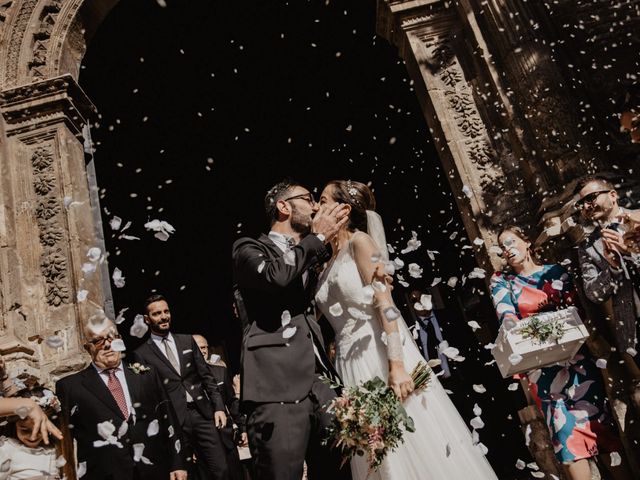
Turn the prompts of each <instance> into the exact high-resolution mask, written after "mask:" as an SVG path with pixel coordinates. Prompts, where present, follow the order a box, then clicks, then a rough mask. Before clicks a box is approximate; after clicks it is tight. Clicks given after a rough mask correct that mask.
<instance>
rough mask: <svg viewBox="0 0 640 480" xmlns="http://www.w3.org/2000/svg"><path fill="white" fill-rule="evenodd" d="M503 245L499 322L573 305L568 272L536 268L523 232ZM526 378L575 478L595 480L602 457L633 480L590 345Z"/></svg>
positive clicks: (494, 287)
mask: <svg viewBox="0 0 640 480" xmlns="http://www.w3.org/2000/svg"><path fill="white" fill-rule="evenodd" d="M498 242H499V246H500V249H501V250H502V257H503V258H504V259H505V260H506V262H507V269H506V270H505V271H502V272H496V273H495V274H494V275H493V277H492V278H491V296H492V299H493V303H494V305H495V308H496V312H497V314H498V319H499V321H500V323H503V322H505V323H511V324H512V325H515V323H516V322H518V321H519V320H520V319H522V318H526V317H528V316H530V315H534V314H536V313H539V312H545V311H550V310H558V309H562V308H566V307H568V306H570V305H573V304H574V301H575V298H576V292H575V287H574V284H573V280H572V279H571V276H570V275H569V273H568V272H567V270H566V269H565V268H564V267H562V266H561V265H557V264H555V265H539V264H538V263H536V261H535V260H534V259H533V257H532V255H531V251H530V246H531V242H530V241H529V240H528V238H527V237H526V235H525V234H524V232H523V231H522V230H521V229H520V228H518V227H507V228H506V229H504V230H503V231H502V232H501V233H500V235H499V236H498ZM527 377H528V380H529V385H530V389H531V392H532V393H533V395H534V397H535V398H536V401H537V403H538V406H539V407H540V409H541V410H542V413H543V414H544V418H545V420H546V423H547V426H548V427H549V432H550V434H551V439H552V446H553V449H554V452H555V455H556V458H557V459H558V461H559V462H560V463H562V464H563V465H564V468H565V471H566V474H567V476H568V477H569V478H570V479H572V480H590V479H591V473H590V466H589V462H588V459H589V458H592V457H596V456H598V455H599V456H600V459H601V460H602V463H604V464H605V465H606V466H607V469H608V470H609V471H610V473H611V474H612V475H613V477H614V478H615V479H619V480H622V479H627V478H629V479H630V478H631V476H630V475H629V474H628V473H627V468H626V465H625V462H624V461H622V462H621V461H620V459H621V457H622V456H623V452H622V447H621V444H620V441H619V439H618V437H617V432H616V429H615V427H614V425H613V422H612V420H611V417H610V415H609V413H608V408H607V404H606V394H605V391H604V387H603V384H602V378H601V375H600V372H599V370H598V367H597V366H596V364H595V360H594V359H593V358H592V357H591V356H590V354H589V351H588V349H587V348H586V347H585V346H583V347H582V348H581V349H580V350H579V351H578V353H577V354H576V355H575V357H574V358H573V359H572V360H570V361H569V362H567V363H565V364H558V365H553V366H549V367H544V368H540V369H537V370H532V371H530V372H528V373H527ZM618 455H619V456H618ZM612 463H613V466H612ZM616 464H618V465H617V466H616Z"/></svg>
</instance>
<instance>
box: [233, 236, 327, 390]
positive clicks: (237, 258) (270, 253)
mask: <svg viewBox="0 0 640 480" xmlns="http://www.w3.org/2000/svg"><path fill="white" fill-rule="evenodd" d="M330 256H331V254H330V252H329V251H328V250H327V248H326V247H325V245H324V243H323V242H322V241H320V240H319V239H318V237H316V236H315V235H307V236H306V237H305V238H303V239H302V240H301V241H300V243H298V245H296V246H295V247H293V248H292V249H291V250H290V252H289V253H288V254H287V255H284V254H283V253H282V250H280V249H279V248H278V247H277V245H276V244H275V243H273V242H272V241H271V240H270V239H269V237H268V236H266V235H261V236H260V238H259V239H257V240H255V239H252V238H241V239H239V240H237V241H236V242H235V244H234V245H233V266H234V281H235V283H236V285H237V287H238V289H239V291H240V294H241V296H242V300H243V302H244V307H245V309H246V314H247V317H248V321H249V325H248V328H247V329H246V330H245V334H244V338H243V348H242V375H241V379H242V388H241V395H242V400H243V402H295V401H297V400H301V399H303V398H305V397H306V396H307V395H308V394H309V392H310V391H311V386H312V384H313V382H314V380H315V379H316V378H317V376H318V375H317V374H316V368H317V367H319V368H320V369H321V370H325V373H326V374H328V375H329V376H332V377H335V378H337V374H336V373H335V370H334V369H333V367H332V365H331V363H330V362H329V360H328V358H327V356H326V353H325V351H324V346H323V341H322V333H321V331H320V327H319V325H318V324H317V322H316V320H315V312H314V311H313V307H312V305H311V300H312V296H313V294H314V292H315V287H316V283H317V273H316V270H315V268H314V267H316V266H317V265H319V264H320V263H322V262H325V261H326V260H328V259H329V258H330ZM304 272H308V275H309V276H308V279H307V282H306V286H305V285H304V283H303V278H302V277H303V273H304ZM285 311H288V312H289V314H290V315H291V322H290V323H289V325H288V326H295V327H296V332H295V334H294V335H293V336H292V337H290V338H284V337H283V335H282V334H283V331H284V328H283V326H282V317H283V313H284V312H285ZM314 343H315V345H316V348H317V351H318V354H319V356H320V358H321V360H322V364H324V367H323V366H322V364H321V363H320V362H319V361H318V360H317V359H316V357H315V355H314V349H313V344H314Z"/></svg>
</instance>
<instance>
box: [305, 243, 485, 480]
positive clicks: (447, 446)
mask: <svg viewBox="0 0 640 480" xmlns="http://www.w3.org/2000/svg"><path fill="white" fill-rule="evenodd" d="M359 234H362V233H359ZM364 287H365V285H363V282H362V280H361V277H360V273H359V271H358V267H357V265H356V262H355V260H354V258H353V253H352V249H351V243H349V246H348V247H345V248H344V249H342V250H341V251H340V252H339V253H338V254H337V256H336V257H335V259H334V260H333V262H332V263H331V264H329V266H328V268H327V269H326V270H325V271H324V272H323V273H322V275H321V277H320V279H319V283H318V290H317V293H316V304H317V306H318V308H319V309H320V310H321V311H322V313H323V314H324V315H325V317H326V318H327V319H328V320H329V322H330V323H331V326H332V327H333V329H334V330H335V332H336V360H335V365H336V368H337V371H338V373H339V374H340V376H341V377H342V381H343V382H344V384H345V385H347V386H352V385H358V384H361V383H362V382H365V381H367V380H370V379H372V378H373V377H375V376H378V377H380V378H382V379H384V380H385V381H387V377H388V361H387V350H386V345H385V344H384V343H383V340H382V333H383V330H382V326H381V325H380V320H379V319H378V317H377V315H376V312H375V311H374V308H373V306H372V304H371V299H370V294H369V295H368V297H369V298H367V293H366V291H365V290H363V289H364ZM338 305H339V306H338ZM365 316H368V317H369V318H367V319H365ZM398 323H399V327H400V331H401V335H402V337H403V341H404V345H403V353H404V363H405V367H406V370H407V372H411V371H412V370H413V368H414V367H415V366H416V365H417V364H418V362H420V361H424V359H423V358H422V356H421V355H420V351H419V350H418V348H417V347H416V345H415V343H414V342H413V338H412V336H411V334H410V332H409V330H408V328H407V326H406V324H405V323H404V321H400V322H398ZM431 378H432V379H431V381H430V382H429V386H428V387H427V389H426V390H424V391H422V392H418V393H413V394H411V395H410V396H409V398H408V399H407V400H406V401H405V404H404V405H405V407H406V409H407V412H408V413H409V415H410V416H411V417H412V418H413V420H414V422H415V427H416V431H415V432H413V433H409V432H405V435H404V439H405V441H404V443H403V444H401V445H400V446H399V447H398V448H397V449H396V450H395V451H394V452H391V453H390V454H389V455H388V456H387V457H386V458H385V460H384V462H383V464H382V466H381V467H380V468H379V469H378V471H377V472H373V473H371V474H369V469H368V464H367V459H366V457H365V456H362V457H360V456H356V457H354V458H353V459H352V460H351V473H352V475H353V480H364V479H369V480H472V479H473V480H480V479H497V477H496V475H495V473H494V472H493V470H492V469H491V466H490V465H489V462H487V460H486V458H485V457H484V455H483V454H482V452H481V450H480V447H479V446H477V445H474V444H473V442H472V438H471V434H470V432H469V430H468V428H467V426H466V425H465V423H464V421H463V420H462V418H461V417H460V415H459V414H458V411H457V410H456V409H455V407H454V405H453V403H452V402H451V400H450V399H449V397H448V396H447V393H446V392H445V391H444V389H443V388H442V385H440V382H439V381H438V380H437V378H436V377H435V375H432V377H431Z"/></svg>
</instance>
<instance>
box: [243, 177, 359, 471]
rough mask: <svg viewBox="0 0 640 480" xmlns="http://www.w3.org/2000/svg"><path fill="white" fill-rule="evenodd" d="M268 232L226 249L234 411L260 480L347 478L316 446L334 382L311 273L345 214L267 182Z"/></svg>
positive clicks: (291, 187) (296, 189)
mask: <svg viewBox="0 0 640 480" xmlns="http://www.w3.org/2000/svg"><path fill="white" fill-rule="evenodd" d="M265 210H266V213H267V216H268V217H269V220H270V222H271V231H270V232H269V234H268V235H264V234H263V235H261V236H260V238H258V239H257V240H254V239H251V238H241V239H239V240H238V241H236V243H235V244H234V246H233V266H234V277H235V278H234V280H235V282H236V284H237V286H238V289H239V293H240V294H241V296H242V300H243V302H244V307H245V310H246V316H247V317H248V318H246V319H243V320H245V321H246V322H247V324H248V326H247V328H246V330H245V335H244V341H243V349H242V370H243V371H242V375H241V378H242V388H241V392H242V405H243V408H244V410H245V412H246V413H247V432H248V434H249V446H250V448H251V455H252V456H253V459H254V462H255V469H256V478H259V479H260V480H267V479H274V480H300V478H302V471H303V463H304V461H305V458H306V461H307V469H308V476H309V478H310V479H311V480H314V479H316V480H318V479H326V478H329V477H328V475H331V478H332V479H339V478H350V475H349V473H348V468H345V469H342V470H340V469H339V464H340V458H339V456H338V453H337V451H334V450H329V449H328V448H327V447H324V448H322V447H321V446H320V442H321V440H322V436H323V434H324V428H326V427H327V426H328V424H329V422H330V421H331V416H330V415H329V414H327V413H326V412H325V411H324V409H323V408H322V407H323V405H325V404H326V403H327V402H329V401H330V400H331V399H332V398H334V397H335V392H334V391H333V390H331V389H330V388H329V386H328V385H326V384H325V383H323V382H322V381H321V380H320V378H319V377H320V376H321V375H323V374H324V375H327V376H330V377H336V376H337V375H336V373H335V371H334V369H333V367H332V365H331V363H330V362H329V360H328V358H327V355H326V353H325V351H324V348H323V342H322V334H321V332H320V328H319V326H318V324H317V323H316V320H315V317H314V311H313V307H312V305H311V300H312V298H313V294H314V291H315V285H316V280H317V273H316V269H315V267H317V266H318V265H319V264H322V263H323V262H325V261H326V260H327V259H329V258H330V256H331V253H330V250H329V249H328V243H329V241H330V240H331V239H332V238H333V237H335V235H336V234H337V232H338V230H339V229H340V227H341V226H342V225H343V224H344V223H346V221H347V219H348V217H347V212H346V211H345V208H344V206H343V205H336V206H335V207H334V208H331V209H324V208H321V207H319V205H318V204H317V203H316V202H315V200H314V199H313V196H312V195H311V193H310V192H309V191H308V190H307V189H306V188H304V187H303V186H301V185H299V184H297V183H295V182H290V181H283V182H280V183H278V184H277V185H275V186H274V187H273V188H272V189H271V190H269V192H267V195H266V197H265Z"/></svg>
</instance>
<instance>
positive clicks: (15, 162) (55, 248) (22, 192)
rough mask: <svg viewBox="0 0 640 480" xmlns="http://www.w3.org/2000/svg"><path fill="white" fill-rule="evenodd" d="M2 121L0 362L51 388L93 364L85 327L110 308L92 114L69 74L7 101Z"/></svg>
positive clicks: (15, 92)
mask: <svg viewBox="0 0 640 480" xmlns="http://www.w3.org/2000/svg"><path fill="white" fill-rule="evenodd" d="M0 112H1V113H2V119H3V122H2V125H1V127H0V128H2V133H1V137H0V141H1V142H2V143H1V145H0V146H1V149H0V169H1V170H0V171H1V175H0V185H1V194H0V312H1V314H2V324H1V325H0V328H1V330H0V353H1V354H3V355H4V356H5V359H6V360H7V361H8V363H9V364H10V367H11V373H12V374H14V375H20V376H22V377H23V378H26V377H29V376H35V377H39V378H40V380H41V381H44V382H51V381H55V380H56V379H57V378H58V377H59V376H60V375H62V374H64V373H65V372H70V371H77V370H78V369H80V368H82V367H83V366H84V365H85V364H86V362H87V360H88V356H87V355H85V354H84V353H83V352H84V351H83V347H82V343H83V342H82V327H83V324H85V323H86V322H87V321H88V320H89V319H90V318H91V317H93V318H94V319H97V318H101V317H104V312H103V308H104V305H105V302H108V301H109V299H110V291H109V288H108V283H107V284H106V286H105V284H104V283H103V282H102V278H101V277H102V276H103V275H104V270H103V269H102V268H101V267H102V264H103V262H104V261H105V255H104V246H103V244H102V242H101V239H100V238H99V237H98V236H97V234H96V232H97V229H96V219H95V217H94V215H92V202H91V198H90V188H89V183H88V180H87V170H86V165H85V151H84V147H83V141H84V139H83V136H82V130H83V126H85V125H86V124H87V122H88V119H89V117H90V116H91V115H92V114H93V113H94V112H95V107H94V106H93V105H92V104H91V102H90V101H89V99H88V98H87V97H86V95H85V94H84V93H83V92H82V90H81V89H80V87H79V86H78V85H77V83H76V82H75V80H74V79H73V78H72V77H71V76H70V75H64V76H60V77H55V78H52V79H49V80H44V81H41V82H36V83H31V84H29V85H24V86H20V87H16V88H12V89H9V90H4V91H2V92H0ZM95 198H97V197H95ZM94 203H95V200H94Z"/></svg>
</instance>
